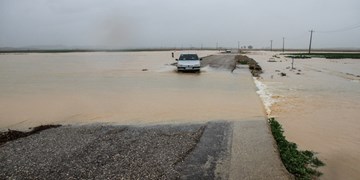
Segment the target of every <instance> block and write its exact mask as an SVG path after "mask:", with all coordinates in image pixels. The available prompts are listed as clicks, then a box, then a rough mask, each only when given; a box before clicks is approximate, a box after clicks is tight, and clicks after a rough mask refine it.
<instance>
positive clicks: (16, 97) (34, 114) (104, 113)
mask: <svg viewBox="0 0 360 180" xmlns="http://www.w3.org/2000/svg"><path fill="white" fill-rule="evenodd" d="M198 53H199V55H200V56H206V55H208V54H212V53H215V52H211V51H200V52H198ZM178 54H179V52H176V56H175V57H177V56H178ZM174 62H175V60H174V59H173V58H171V52H135V53H134V52H131V53H124V52H121V53H105V52H104V53H64V54H22V55H12V54H7V55H0V118H1V123H0V127H1V128H2V129H6V128H27V127H29V126H36V125H39V124H46V123H62V124H78V123H80V124H81V123H94V122H109V123H120V124H137V123H142V124H144V123H169V122H194V121H207V120H249V119H252V118H255V117H262V116H264V112H263V109H262V106H261V102H260V100H259V98H258V97H257V95H256V93H255V87H254V84H253V81H252V78H251V76H250V74H249V72H248V70H244V69H243V70H239V71H236V72H235V73H230V72H227V71H218V70H214V69H211V68H208V67H205V68H203V69H202V72H201V73H195V74H191V73H177V72H176V69H175V67H174V66H172V65H170V64H171V63H174ZM144 69H146V70H144Z"/></svg>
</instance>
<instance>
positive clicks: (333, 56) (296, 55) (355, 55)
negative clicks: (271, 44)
mask: <svg viewBox="0 0 360 180" xmlns="http://www.w3.org/2000/svg"><path fill="white" fill-rule="evenodd" d="M283 55H285V56H286V57H288V58H296V59H306V58H326V59H345V58H349V59H360V53H310V54H308V53H285V54H283Z"/></svg>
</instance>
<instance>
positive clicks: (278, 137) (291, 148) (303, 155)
mask: <svg viewBox="0 0 360 180" xmlns="http://www.w3.org/2000/svg"><path fill="white" fill-rule="evenodd" d="M269 123H270V127H271V132H272V134H273V136H274V138H275V141H276V143H277V145H278V148H279V151H280V157H281V160H282V162H283V164H284V165H285V167H286V169H287V170H288V171H289V172H290V173H291V174H293V175H294V176H295V179H314V178H316V177H319V176H321V175H322V173H321V172H319V171H317V170H316V168H317V167H320V166H324V165H325V164H324V163H323V162H322V161H321V160H319V159H318V158H317V157H315V154H314V152H312V151H307V150H306V151H300V150H298V149H297V145H296V144H295V143H293V142H289V141H287V140H286V139H285V136H284V135H283V133H284V130H283V129H282V126H281V125H280V123H279V122H277V121H276V120H275V118H270V119H269Z"/></svg>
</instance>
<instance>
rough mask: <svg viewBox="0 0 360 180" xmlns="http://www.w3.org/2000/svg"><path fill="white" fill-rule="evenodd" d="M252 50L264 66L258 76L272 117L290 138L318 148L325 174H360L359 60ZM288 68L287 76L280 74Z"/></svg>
mask: <svg viewBox="0 0 360 180" xmlns="http://www.w3.org/2000/svg"><path fill="white" fill-rule="evenodd" d="M274 54H275V53H272V52H253V53H250V54H249V57H251V58H254V59H255V60H256V61H258V62H259V64H260V65H261V66H262V68H263V69H264V74H262V75H261V78H260V79H258V80H256V82H257V85H258V87H259V89H260V90H259V91H258V93H259V94H260V96H262V97H263V99H264V100H265V105H266V106H267V111H268V113H269V115H270V116H272V117H276V119H277V120H278V121H279V122H280V123H281V124H282V125H283V127H284V130H285V135H286V137H287V139H288V140H290V141H292V142H295V143H297V144H298V145H299V147H300V148H301V149H307V150H313V151H315V152H319V154H318V157H319V158H320V159H321V160H323V161H324V162H325V164H326V166H324V167H323V168H320V170H321V171H322V172H323V173H324V176H322V178H324V179H359V178H360V166H359V164H360V133H359V130H360V123H359V119H360V114H359V107H360V59H323V58H311V59H294V68H295V69H293V70H291V68H290V67H291V62H292V59H289V58H284V57H283V56H279V55H278V57H279V58H275V60H276V62H268V60H269V58H270V57H272V56H273V55H274ZM281 73H285V74H286V75H285V76H281Z"/></svg>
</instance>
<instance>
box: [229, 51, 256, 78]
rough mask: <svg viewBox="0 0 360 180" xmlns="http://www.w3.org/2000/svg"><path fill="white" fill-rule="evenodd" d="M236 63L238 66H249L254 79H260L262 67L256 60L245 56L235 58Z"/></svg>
mask: <svg viewBox="0 0 360 180" xmlns="http://www.w3.org/2000/svg"><path fill="white" fill-rule="evenodd" d="M235 61H236V63H238V64H243V65H246V64H247V65H249V69H250V72H251V74H252V75H253V76H254V77H259V76H260V74H261V73H262V72H263V71H262V68H261V66H260V65H259V64H258V63H257V62H256V61H255V60H254V59H251V58H249V57H247V56H244V55H237V56H235Z"/></svg>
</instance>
